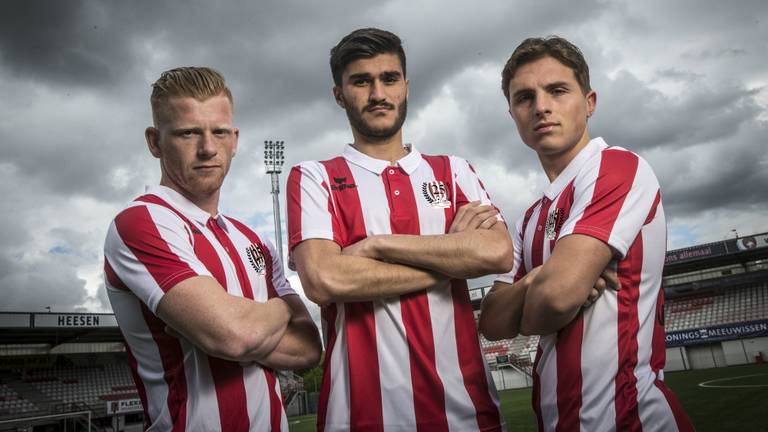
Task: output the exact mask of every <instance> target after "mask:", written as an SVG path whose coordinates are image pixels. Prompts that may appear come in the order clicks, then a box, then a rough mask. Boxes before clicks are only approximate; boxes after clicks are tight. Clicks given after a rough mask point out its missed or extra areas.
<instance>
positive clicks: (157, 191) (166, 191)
mask: <svg viewBox="0 0 768 432" xmlns="http://www.w3.org/2000/svg"><path fill="white" fill-rule="evenodd" d="M145 193H147V194H150V195H156V196H158V197H160V198H162V199H163V200H164V201H165V202H167V203H168V204H170V205H171V206H173V208H175V209H176V210H178V211H180V212H181V213H182V214H183V215H184V216H186V217H187V218H188V219H191V220H194V221H195V222H198V223H200V224H202V225H205V224H206V223H207V222H208V220H209V219H211V215H210V214H209V213H208V212H207V211H205V210H203V209H201V208H200V207H198V206H196V205H195V203H193V202H192V201H190V200H188V199H187V198H186V197H185V196H184V195H182V194H180V193H178V192H176V191H175V190H173V189H171V188H169V187H167V186H162V185H155V186H147V189H146V191H145ZM213 219H214V220H216V222H217V223H218V224H219V226H221V227H222V228H224V229H226V226H227V224H226V223H225V222H224V217H223V216H222V214H221V213H220V212H218V211H217V212H216V217H214V218H213Z"/></svg>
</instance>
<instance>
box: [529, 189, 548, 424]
mask: <svg viewBox="0 0 768 432" xmlns="http://www.w3.org/2000/svg"><path fill="white" fill-rule="evenodd" d="M540 202H541V205H540V207H539V215H538V217H537V218H536V222H535V223H536V228H535V230H534V233H533V240H532V241H531V268H536V267H538V266H540V265H542V264H543V263H544V225H545V223H546V221H547V213H548V212H549V206H550V205H551V204H552V201H550V200H549V199H548V198H547V197H544V198H542V199H541V201H540ZM541 356H542V350H541V346H539V348H538V350H537V351H536V360H535V361H534V365H533V370H534V372H535V371H536V370H537V368H538V366H539V363H540V362H541ZM533 395H534V400H533V411H534V412H535V413H536V421H537V423H538V424H539V430H544V428H543V426H542V425H543V417H542V414H541V379H540V377H539V374H538V373H534V374H533Z"/></svg>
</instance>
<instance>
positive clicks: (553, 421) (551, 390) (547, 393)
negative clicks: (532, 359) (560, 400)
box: [537, 334, 558, 431]
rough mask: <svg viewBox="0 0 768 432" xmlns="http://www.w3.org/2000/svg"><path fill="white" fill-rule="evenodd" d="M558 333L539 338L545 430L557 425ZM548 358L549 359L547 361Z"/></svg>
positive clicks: (539, 369)
mask: <svg viewBox="0 0 768 432" xmlns="http://www.w3.org/2000/svg"><path fill="white" fill-rule="evenodd" d="M556 344H557V334H550V335H546V336H542V337H541V338H540V339H539V346H540V347H541V351H542V353H541V361H539V364H538V370H537V372H538V373H539V383H540V384H539V390H540V395H541V397H540V401H541V403H540V407H541V417H542V419H543V423H544V430H545V431H554V430H555V426H557V418H558V417H557V361H556V359H557V349H556ZM545 360H547V361H545Z"/></svg>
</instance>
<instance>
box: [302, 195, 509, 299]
mask: <svg viewBox="0 0 768 432" xmlns="http://www.w3.org/2000/svg"><path fill="white" fill-rule="evenodd" d="M496 214H497V212H496V211H495V210H493V209H492V208H491V207H489V206H479V205H478V203H471V204H467V205H465V206H463V207H462V208H461V209H459V211H458V212H457V215H456V217H455V218H454V221H453V224H452V225H451V228H450V230H449V233H448V234H443V235H431V236H429V235H428V236H417V235H382V236H372V237H368V238H366V239H364V240H362V241H360V242H358V243H355V244H353V245H351V246H349V247H347V248H344V249H342V248H341V247H340V246H339V245H337V244H336V243H334V242H332V241H330V240H320V239H310V240H305V241H303V242H301V243H300V244H299V245H297V246H296V248H295V249H294V251H293V254H294V259H295V262H296V268H297V270H298V273H299V277H300V278H301V284H302V286H303V287H304V291H305V292H306V293H307V296H308V297H309V299H310V300H312V301H314V302H316V303H318V304H326V303H329V302H346V301H364V300H372V299H376V298H382V297H389V296H395V295H401V294H406V293H409V292H413V291H418V290H422V289H425V288H429V287H435V286H447V285H448V284H447V281H448V280H449V279H450V278H467V277H475V276H479V275H485V274H490V273H503V272H506V271H509V270H510V268H511V267H512V259H511V256H512V241H511V240H510V238H509V234H508V233H507V230H506V227H504V226H503V224H500V223H497V219H496Z"/></svg>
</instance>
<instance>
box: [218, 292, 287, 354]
mask: <svg viewBox="0 0 768 432" xmlns="http://www.w3.org/2000/svg"><path fill="white" fill-rule="evenodd" d="M251 303H252V306H256V307H249V308H248V310H247V311H246V312H245V313H244V315H243V316H242V317H241V319H240V322H241V325H242V326H243V327H242V328H244V329H247V330H244V332H245V335H244V338H243V342H242V343H243V344H244V345H243V346H242V347H241V352H240V353H237V352H236V354H237V355H236V356H235V358H233V359H232V360H237V361H253V360H259V359H262V358H264V357H265V356H268V355H269V354H270V353H272V352H274V350H275V349H276V348H277V347H278V345H279V343H280V342H281V341H282V339H283V338H284V336H285V334H286V332H287V330H288V328H289V325H290V317H291V315H290V311H289V309H287V308H286V307H285V305H284V304H282V303H283V301H282V300H281V299H279V298H273V299H270V300H269V301H267V302H266V303H254V302H251Z"/></svg>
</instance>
